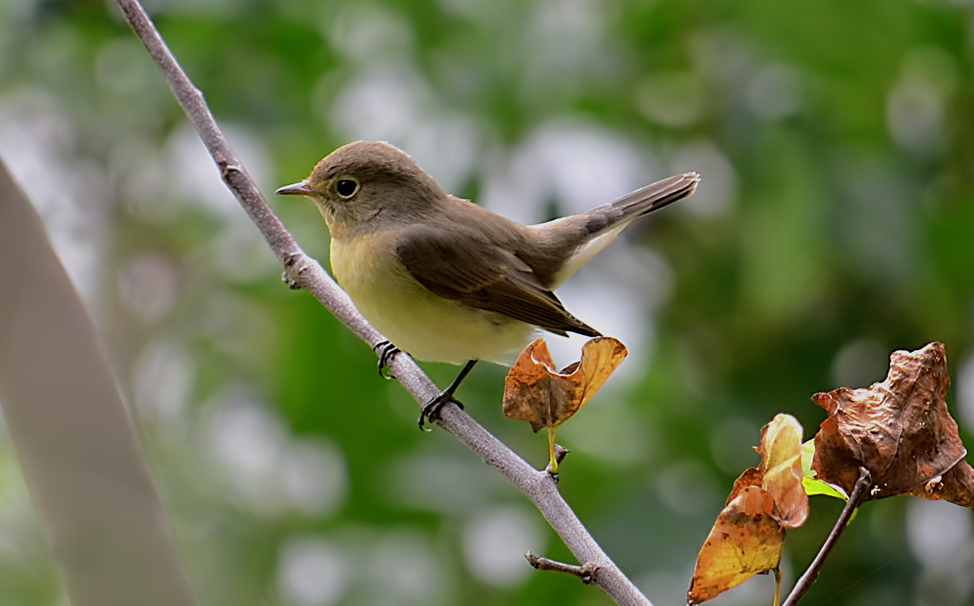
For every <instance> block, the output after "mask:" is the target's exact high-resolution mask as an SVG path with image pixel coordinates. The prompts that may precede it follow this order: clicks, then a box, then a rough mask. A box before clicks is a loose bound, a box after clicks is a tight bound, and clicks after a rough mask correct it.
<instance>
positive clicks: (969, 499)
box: [910, 461, 974, 509]
mask: <svg viewBox="0 0 974 606" xmlns="http://www.w3.org/2000/svg"><path fill="white" fill-rule="evenodd" d="M910 494H912V495H913V496H915V497H920V498H921V499H927V500H928V501H950V502H951V503H956V504H958V505H963V506H964V507H967V508H969V509H974V468H972V467H971V466H970V465H969V464H968V463H967V461H961V462H959V463H957V465H954V466H953V467H951V468H950V471H948V472H947V473H945V474H944V475H942V476H937V477H936V478H933V479H932V480H930V481H929V482H927V483H926V484H924V485H923V486H920V487H919V488H915V489H914V490H913V492H911V493H910Z"/></svg>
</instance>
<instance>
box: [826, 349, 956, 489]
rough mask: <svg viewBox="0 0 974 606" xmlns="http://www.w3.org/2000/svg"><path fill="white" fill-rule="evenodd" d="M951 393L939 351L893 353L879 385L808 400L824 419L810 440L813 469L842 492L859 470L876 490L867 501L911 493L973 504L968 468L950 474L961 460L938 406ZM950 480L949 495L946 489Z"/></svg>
mask: <svg viewBox="0 0 974 606" xmlns="http://www.w3.org/2000/svg"><path fill="white" fill-rule="evenodd" d="M949 386H950V378H949V377H948V376H947V355H946V353H945V351H944V345H943V343H930V344H929V345H927V346H926V347H924V348H923V349H920V350H917V351H912V352H907V351H896V352H893V354H892V355H891V356H890V367H889V374H888V375H887V376H886V380H885V381H883V382H882V383H874V384H873V385H871V386H870V387H867V388H862V389H851V388H849V387H840V388H839V389H836V390H834V391H831V392H829V393H819V394H815V396H814V397H813V398H812V400H814V401H815V403H816V404H818V405H819V406H821V407H822V408H824V409H825V410H826V411H827V412H828V413H829V416H828V418H827V419H826V420H825V421H823V422H822V424H821V426H820V428H819V431H818V433H817V434H816V435H815V457H814V460H813V462H812V469H814V470H815V472H816V473H817V474H818V477H819V478H820V479H822V480H824V481H826V482H829V483H831V484H836V485H838V486H841V487H842V488H843V489H844V490H845V491H846V492H847V493H848V492H850V491H851V490H852V487H853V485H854V484H855V483H856V480H857V479H858V478H859V467H860V466H862V467H865V468H866V469H868V470H869V472H870V473H871V474H872V477H873V481H874V486H875V488H874V489H873V490H872V491H871V492H870V494H869V496H868V497H867V500H868V499H878V498H882V497H888V496H892V495H897V494H904V493H913V494H917V496H923V495H927V496H926V498H948V497H947V496H946V495H951V496H950V499H949V500H951V501H954V502H961V501H963V502H962V503H961V504H965V503H966V504H969V503H971V502H972V501H974V499H972V496H971V492H970V486H971V482H970V478H969V473H968V475H965V470H967V469H969V467H968V466H967V464H966V463H963V465H962V466H961V469H959V470H958V471H957V472H955V473H953V474H950V473H948V472H950V471H952V469H953V468H954V467H955V466H956V465H957V464H958V463H959V462H962V461H963V458H964V456H965V455H966V454H967V450H966V449H965V448H964V445H963V443H962V442H961V440H960V436H959V435H958V432H957V423H955V422H954V419H953V418H951V416H950V413H948V412H947V404H946V402H945V401H944V396H945V395H946V394H947V388H948V387H949ZM937 478H941V481H940V482H935V480H937ZM964 478H967V484H966V486H967V490H966V493H964V490H963V488H964V484H963V480H964ZM948 479H949V480H950V482H951V483H950V486H949V490H948V489H945V488H944V486H945V485H946V484H945V481H946V480H948ZM955 480H958V481H956V482H955ZM931 482H933V484H931ZM938 483H939V484H940V485H941V486H940V488H938V486H937V484H938ZM958 491H959V492H960V493H964V494H963V495H962V494H955V493H956V492H958ZM918 493H922V494H918ZM936 495H940V496H936Z"/></svg>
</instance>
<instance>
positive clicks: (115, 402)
mask: <svg viewBox="0 0 974 606" xmlns="http://www.w3.org/2000/svg"><path fill="white" fill-rule="evenodd" d="M51 178H53V179H56V178H57V176H56V175H52V176H51ZM0 403H2V405H3V413H4V417H5V419H6V422H7V426H8V429H9V431H10V435H11V437H12V439H13V443H14V446H15V449H16V452H17V455H18V457H19V459H20V463H21V467H22V469H23V472H24V475H25V476H26V479H27V484H28V486H29V487H30V491H31V495H32V497H33V501H34V505H35V508H36V510H37V513H38V515H39V517H40V521H41V526H42V527H43V531H44V535H45V538H46V540H47V543H48V546H49V548H50V551H51V554H52V557H53V558H54V560H55V561H56V563H57V565H58V569H59V572H60V574H61V577H62V580H63V582H64V587H65V591H66V593H67V595H68V599H69V600H70V602H71V604H72V605H73V606H134V605H136V604H138V605H140V606H164V605H165V606H192V605H193V604H195V599H194V597H193V594H192V591H191V589H190V584H189V581H188V578H187V576H186V573H185V571H184V570H183V568H182V564H181V562H180V560H179V557H178V554H177V552H176V547H175V544H174V541H173V538H172V536H171V534H170V531H169V528H168V525H167V521H166V517H165V515H164V512H163V509H162V505H161V503H160V501H159V496H158V494H157V492H156V489H155V486H154V485H153V483H152V480H151V478H150V476H149V473H148V470H147V468H146V465H145V461H144V460H143V455H142V451H141V450H140V448H139V445H138V442H137V440H136V436H135V432H134V428H133V425H132V423H131V420H130V419H129V417H128V414H127V412H126V410H125V406H124V405H123V402H122V399H121V395H120V393H119V390H118V386H117V385H116V383H115V379H114V376H113V373H112V370H111V368H110V366H109V364H108V361H107V359H106V356H105V355H104V352H103V351H102V349H101V345H100V343H99V342H98V338H97V336H96V334H95V329H94V326H93V325H92V323H91V320H90V318H89V317H88V315H87V313H86V310H85V308H84V306H83V305H82V302H81V300H80V299H79V297H78V294H77V292H76V291H75V290H74V287H73V285H72V284H71V281H70V279H69V278H68V276H67V274H66V273H65V271H64V268H63V267H62V266H61V264H60V262H59V261H58V259H57V257H56V256H55V253H54V250H53V249H52V247H51V244H50V242H49V241H48V239H47V235H46V233H45V231H44V228H43V225H42V224H41V221H40V218H39V217H38V216H37V213H36V212H35V210H34V208H33V206H32V205H31V204H30V202H29V201H28V199H27V197H26V196H25V195H24V193H23V192H22V191H21V190H20V189H19V188H18V187H17V185H16V184H15V183H14V181H13V179H12V178H11V176H10V174H9V173H8V172H7V169H6V166H5V165H4V164H3V163H2V162H0Z"/></svg>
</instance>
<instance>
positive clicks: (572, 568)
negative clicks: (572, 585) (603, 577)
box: [524, 551, 599, 585]
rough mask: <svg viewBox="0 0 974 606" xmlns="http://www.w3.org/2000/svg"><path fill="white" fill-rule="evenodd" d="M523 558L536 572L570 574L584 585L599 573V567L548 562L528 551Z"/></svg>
mask: <svg viewBox="0 0 974 606" xmlns="http://www.w3.org/2000/svg"><path fill="white" fill-rule="evenodd" d="M524 557H525V559H527V561H528V564H530V565H532V566H534V567H535V568H537V569H538V570H550V571H551V572H562V573H565V574H570V575H572V576H573V577H578V578H579V579H581V581H582V582H583V583H585V584H586V585H588V584H590V583H591V582H592V580H593V579H594V578H595V577H596V575H598V573H599V567H598V566H596V565H595V564H593V563H591V562H589V563H587V564H585V565H583V566H578V565H576V564H566V563H564V562H559V561H557V560H549V559H548V558H543V557H541V556H537V555H534V554H533V553H531V552H530V551H529V552H527V553H526V554H524Z"/></svg>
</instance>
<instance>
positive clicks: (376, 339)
mask: <svg viewBox="0 0 974 606" xmlns="http://www.w3.org/2000/svg"><path fill="white" fill-rule="evenodd" d="M115 2H116V4H117V5H118V7H119V8H120V9H121V10H122V13H123V14H124V15H125V18H126V19H127V20H128V22H129V24H130V25H131V26H132V29H133V30H135V33H136V35H138V37H139V38H140V39H141V40H142V42H143V44H145V47H146V49H147V50H148V51H149V54H150V55H151V56H152V58H153V60H154V61H155V62H156V64H157V65H158V66H159V69H160V70H161V71H162V73H163V76H164V77H165V78H166V81H167V83H168V84H169V87H170V88H171V89H172V91H173V94H174V95H175V96H176V99H177V100H178V101H179V104H180V105H181V106H182V108H183V110H184V111H185V112H186V114H187V115H188V116H189V118H190V121H191V122H192V123H193V126H194V127H195V128H196V131H197V132H198V133H199V135H200V138H201V139H202V140H203V143H204V144H205V145H206V147H207V149H208V150H209V151H210V154H211V155H212V156H213V159H214V160H215V161H216V163H217V166H218V167H219V168H220V173H221V174H222V175H223V180H224V181H225V182H226V184H227V186H228V187H229V188H230V190H231V191H232V192H233V193H234V195H235V196H236V197H237V200H238V201H239V202H240V204H241V205H242V206H243V207H244V210H246V211H247V214H248V215H250V217H251V219H252V220H253V221H254V223H255V224H256V225H257V228H258V229H259V230H260V232H261V234H262V235H263V236H264V239H265V240H267V243H268V244H269V245H270V247H271V249H272V250H273V251H274V254H276V255H277V257H278V259H280V260H281V262H282V263H283V264H284V267H285V271H286V273H287V275H288V278H289V279H290V280H291V281H292V282H293V283H294V284H295V285H297V286H300V287H301V288H304V289H305V290H307V291H309V292H310V293H311V294H313V295H314V296H315V298H317V299H318V300H319V301H320V302H321V303H322V305H324V306H325V307H327V308H328V309H329V310H330V311H331V312H332V313H333V314H335V316H336V317H338V319H339V320H341V321H342V322H343V323H344V324H345V325H347V326H348V327H349V328H350V329H351V330H352V331H353V332H355V334H357V335H358V336H359V337H361V338H362V339H363V340H364V341H365V342H366V343H368V344H369V346H370V347H372V348H373V349H375V348H376V346H377V345H378V344H380V343H381V342H382V341H384V340H385V338H384V337H383V336H382V335H381V334H380V333H379V332H378V331H377V330H376V329H375V328H373V327H372V325H370V324H369V323H368V322H367V321H366V320H365V318H363V317H362V315H361V314H359V313H358V310H356V309H355V306H354V305H353V304H352V301H351V299H349V297H348V295H347V294H346V293H345V292H344V291H343V290H342V289H341V288H339V286H338V285H337V284H336V283H335V282H334V281H333V280H332V279H331V277H330V276H329V275H328V274H327V273H325V271H324V270H323V269H322V268H321V265H320V264H319V263H318V262H317V261H315V260H314V259H312V258H311V257H309V256H308V255H306V254H305V253H304V251H302V250H301V248H300V247H299V246H298V244H297V242H295V240H294V238H293V237H292V236H291V234H290V233H289V232H288V231H287V229H286V228H285V227H284V225H283V224H282V223H281V221H280V220H279V219H278V218H277V216H275V215H274V213H273V211H271V209H270V207H269V206H268V205H267V202H266V201H265V200H264V198H263V196H262V195H261V193H260V191H259V190H258V188H257V185H256V184H255V183H254V182H253V180H252V179H251V178H250V176H249V175H248V174H247V171H246V169H244V167H243V164H242V163H241V162H240V160H239V159H238V158H237V155H236V154H235V153H234V151H233V149H232V148H231V147H230V144H229V143H228V142H227V140H226V138H225V137H224V136H223V134H222V133H221V132H220V129H219V127H218V126H217V124H216V121H215V120H214V118H213V115H212V113H211V112H210V110H209V108H208V107H207V105H206V102H205V100H204V99H203V95H202V93H201V92H200V91H199V89H197V88H196V87H195V86H194V85H193V83H192V82H191V81H190V80H189V77H188V76H187V75H186V73H185V72H183V70H182V68H181V67H180V66H179V64H178V63H177V61H176V59H175V57H173V55H172V53H171V52H170V51H169V48H168V47H167V46H166V43H165V42H164V41H163V39H162V37H161V36H160V34H159V32H158V30H156V28H155V26H154V25H153V24H152V22H151V20H150V19H149V17H148V15H146V13H145V11H144V10H143V8H142V6H141V5H140V4H139V3H138V1H137V0H115ZM389 367H390V368H391V370H392V372H393V373H394V375H395V376H396V378H397V379H398V380H399V382H400V383H402V385H403V386H404V387H405V388H406V389H407V390H408V391H409V393H410V394H412V396H413V397H414V398H415V399H416V401H417V402H420V403H425V402H428V401H429V400H430V399H431V398H432V397H434V396H436V395H438V394H439V390H438V389H437V388H436V386H435V385H434V384H433V382H432V381H431V380H430V379H429V377H427V376H426V375H425V374H424V373H423V371H422V370H421V369H420V368H419V366H417V365H416V363H415V362H414V361H413V360H412V359H411V358H410V357H409V356H405V355H398V356H395V357H393V358H392V359H391V360H390V361H389ZM436 423H437V425H439V426H440V427H442V428H443V429H445V430H446V431H447V432H449V433H451V434H452V435H453V436H455V437H456V438H457V439H458V440H460V441H461V442H463V443H464V444H466V445H467V446H468V447H469V448H470V449H471V450H473V451H474V452H475V453H477V454H478V455H479V456H480V457H481V458H482V459H483V460H484V461H485V462H486V463H488V464H489V465H491V466H492V467H494V468H496V469H497V470H498V471H500V472H501V473H502V474H504V476H506V477H507V478H508V479H509V480H510V481H511V482H512V483H513V484H514V485H515V486H517V487H518V488H519V489H520V490H521V491H522V492H523V493H524V494H525V495H526V496H527V497H528V498H529V499H531V501H532V502H533V503H534V504H535V505H536V506H537V507H538V509H539V510H540V511H541V513H542V515H544V517H545V519H547V520H548V522H549V523H550V524H551V526H552V528H554V529H555V531H556V532H557V533H558V535H559V536H560V537H561V539H562V540H563V541H564V542H565V545H566V546H567V547H568V548H569V549H570V550H571V552H572V553H573V554H574V555H575V557H576V558H577V559H578V561H579V562H585V563H586V565H590V566H594V567H597V568H598V569H599V571H600V572H599V574H598V575H597V578H595V579H593V584H595V585H596V586H598V587H599V588H600V589H602V590H603V591H604V592H606V593H607V594H608V595H609V596H610V597H612V599H613V600H615V602H616V603H617V604H625V605H633V606H635V605H639V606H652V604H651V603H650V601H649V600H648V599H647V598H646V597H645V596H644V595H643V594H642V593H641V592H640V591H639V590H638V589H637V588H636V586H635V585H633V583H632V582H631V581H630V580H629V579H628V578H626V576H625V575H624V574H623V573H622V571H621V570H619V568H618V567H617V566H616V565H615V564H614V563H613V562H612V560H610V559H609V557H608V556H607V555H606V554H605V552H604V551H603V550H602V548H601V547H600V546H599V544H598V543H596V542H595V539H594V538H592V535H590V534H589V532H588V531H587V530H586V529H585V527H584V526H583V525H582V523H581V521H580V520H579V519H578V517H577V516H576V515H575V512H574V511H572V509H571V507H569V505H568V503H566V502H565V500H564V498H562V496H561V493H559V492H558V488H557V483H556V480H555V478H554V477H553V476H552V475H550V474H548V473H547V472H544V471H538V470H537V469H534V468H533V467H531V466H530V465H529V464H528V463H527V462H526V461H524V459H522V458H521V457H519V456H518V455H517V454H516V453H515V452H514V451H512V450H511V449H510V448H508V447H507V446H506V445H505V444H504V443H502V442H501V441H500V440H498V439H497V438H496V437H494V436H493V435H492V434H490V433H489V432H488V431H487V430H486V429H484V428H483V427H482V426H481V425H480V424H478V423H477V422H476V421H474V420H473V418H471V417H470V416H469V415H467V414H466V413H464V412H463V411H462V410H460V409H458V408H457V407H456V406H447V407H446V408H445V409H444V410H443V412H442V414H441V415H440V419H439V420H438V421H436Z"/></svg>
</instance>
